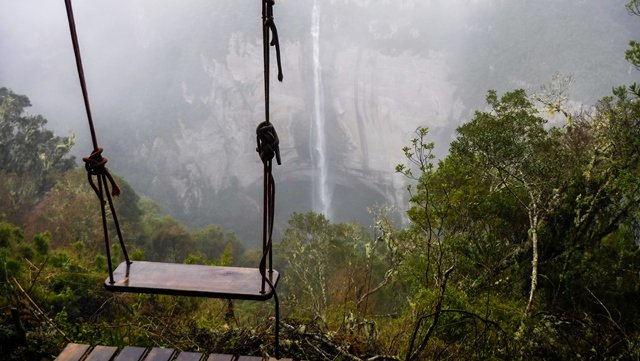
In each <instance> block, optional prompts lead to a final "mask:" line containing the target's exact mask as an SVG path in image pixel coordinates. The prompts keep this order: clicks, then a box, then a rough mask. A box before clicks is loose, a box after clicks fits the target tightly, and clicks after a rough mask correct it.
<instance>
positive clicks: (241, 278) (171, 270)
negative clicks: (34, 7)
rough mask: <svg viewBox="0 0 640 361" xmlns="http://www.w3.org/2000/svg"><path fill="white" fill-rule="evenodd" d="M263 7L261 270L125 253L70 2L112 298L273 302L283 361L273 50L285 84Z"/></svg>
mask: <svg viewBox="0 0 640 361" xmlns="http://www.w3.org/2000/svg"><path fill="white" fill-rule="evenodd" d="M261 2H262V38H263V58H264V94H265V96H264V102H265V120H264V121H263V122H261V123H260V124H259V125H258V127H257V129H256V137H257V140H256V142H257V148H256V151H257V152H258V154H259V156H260V159H261V160H262V163H263V169H264V175H263V176H264V195H263V220H262V221H263V225H262V258H261V260H260V264H259V266H258V268H243V267H226V266H225V267H223V266H205V265H191V264H174V263H164V262H145V261H131V260H130V259H129V255H128V253H127V249H126V247H125V243H124V240H123V236H122V232H121V230H120V225H119V222H118V216H117V214H116V210H115V207H114V203H113V197H114V196H118V195H119V194H120V189H119V188H118V185H117V184H116V182H115V180H114V178H113V177H112V176H111V174H110V173H109V170H108V169H107V168H106V163H107V158H105V157H103V156H102V153H103V149H102V148H100V147H99V146H98V141H97V137H96V131H95V128H94V124H93V118H92V115H91V109H90V105H89V96H88V92H87V87H86V83H85V78H84V71H83V66H82V59H81V56H80V47H79V45H78V36H77V33H76V27H75V21H74V17H73V9H72V6H71V0H65V5H66V10H67V18H68V21H69V30H70V34H71V41H72V43H73V50H74V54H75V59H76V66H77V70H78V77H79V80H80V87H81V89H82V96H83V100H84V106H85V110H86V113H87V119H88V122H89V129H90V132H91V141H92V143H93V151H92V152H91V155H90V156H88V157H85V158H83V161H84V163H85V169H86V170H87V179H88V182H89V184H90V186H91V188H92V189H93V191H94V192H95V193H96V195H97V197H98V199H99V201H100V211H101V215H102V229H103V234H104V241H105V247H106V256H107V265H108V269H109V277H108V278H107V279H106V280H105V282H104V286H105V288H106V289H107V290H110V291H113V292H131V293H149V294H164V295H175V296H192V297H209V298H224V299H241V300H255V301H266V300H269V299H271V298H272V297H273V299H274V304H275V356H276V357H278V354H279V350H278V339H279V326H280V325H279V319H280V306H279V301H278V295H277V293H276V286H277V284H278V280H279V273H278V271H276V270H274V269H273V264H272V263H273V262H272V259H273V257H272V234H273V223H274V204H275V184H274V178H273V174H272V160H273V158H274V157H275V158H276V161H277V163H278V164H280V163H281V160H280V151H279V140H278V135H277V133H276V131H275V128H274V127H273V125H272V124H271V122H270V121H269V78H270V77H269V67H270V64H269V63H270V61H269V57H270V52H269V46H274V47H275V49H276V60H277V66H278V80H279V81H282V66H281V60H280V44H279V41H278V32H277V29H276V26H275V23H274V20H273V6H274V5H275V1H274V0H261ZM270 38H271V41H269V39H270ZM107 205H108V206H109V210H110V213H111V218H112V221H113V225H114V226H115V230H116V234H117V237H118V241H119V243H120V248H121V250H122V253H123V255H124V259H125V261H124V262H122V263H120V265H118V267H117V268H116V269H115V270H113V267H112V263H111V251H110V240H109V231H108V226H107V211H106V207H107Z"/></svg>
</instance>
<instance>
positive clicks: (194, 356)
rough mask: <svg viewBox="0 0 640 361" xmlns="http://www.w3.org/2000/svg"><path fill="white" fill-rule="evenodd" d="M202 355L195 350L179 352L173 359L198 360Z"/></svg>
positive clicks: (176, 360)
mask: <svg viewBox="0 0 640 361" xmlns="http://www.w3.org/2000/svg"><path fill="white" fill-rule="evenodd" d="M203 358H204V355H203V354H201V353H197V352H180V355H178V357H177V358H176V359H175V360H174V361H200V360H202V359H203Z"/></svg>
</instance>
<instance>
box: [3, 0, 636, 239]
mask: <svg viewBox="0 0 640 361" xmlns="http://www.w3.org/2000/svg"><path fill="white" fill-rule="evenodd" d="M313 4H314V0H280V1H277V3H276V6H275V9H274V12H275V21H276V24H277V26H278V30H279V34H280V41H281V46H282V56H283V67H284V77H285V79H284V82H283V83H282V84H277V83H276V82H275V80H273V81H272V83H273V84H272V97H271V98H272V99H271V108H272V121H273V122H274V124H275V126H276V129H277V130H278V132H279V134H280V137H281V147H282V152H283V158H284V164H283V165H282V166H281V167H276V169H275V175H276V182H278V191H279V193H278V194H279V195H278V198H277V201H278V205H277V207H278V208H277V212H278V215H279V218H278V225H279V226H278V227H279V229H282V227H284V226H286V220H287V218H288V217H289V215H290V214H291V213H292V212H304V211H307V210H310V209H315V210H317V211H320V210H323V209H325V210H327V209H328V210H329V211H325V212H326V213H330V217H331V219H332V220H333V221H343V220H356V221H360V222H363V223H365V224H367V222H368V219H369V218H368V217H369V215H368V214H367V211H366V208H367V207H371V206H374V205H381V204H391V205H394V206H396V207H397V208H398V209H399V212H402V208H403V207H404V206H406V195H405V194H404V191H403V190H404V179H402V177H400V176H398V175H395V174H394V173H393V170H394V165H395V164H397V163H398V162H401V161H402V160H403V159H402V151H401V148H402V146H403V145H405V144H407V143H408V142H409V140H410V139H411V136H412V132H413V130H414V129H415V128H416V127H417V126H419V125H425V126H429V127H430V129H431V131H432V133H431V135H432V140H434V141H435V142H436V144H437V148H436V152H437V154H438V155H439V156H443V155H445V154H446V152H447V148H448V144H449V142H450V141H451V139H452V138H453V137H454V136H455V128H456V127H457V126H458V125H459V124H460V123H461V122H463V121H466V120H469V119H470V117H471V114H472V112H473V111H474V110H476V109H478V108H482V107H484V103H483V100H484V96H485V94H486V91H487V90H488V89H496V90H498V91H499V92H504V91H508V90H511V89H515V88H525V89H527V90H528V91H529V92H536V91H538V90H539V89H540V87H541V86H542V85H544V84H546V83H548V82H549V81H551V79H552V78H553V76H554V75H555V74H561V75H565V76H572V77H573V79H574V85H573V86H572V87H571V88H570V89H568V94H569V96H570V101H569V103H568V106H569V107H571V108H572V109H578V108H580V107H583V106H589V105H591V104H593V103H594V102H595V101H596V100H597V99H599V98H600V97H602V96H605V95H608V94H609V93H610V92H611V88H612V87H613V86H617V85H622V84H628V83H631V82H633V81H637V80H640V76H639V72H638V71H636V70H635V69H634V68H633V67H632V66H631V65H629V64H628V63H627V62H626V61H625V60H624V50H625V48H626V46H627V44H628V41H629V40H631V39H638V38H640V26H638V25H639V24H640V19H639V18H634V17H632V16H629V15H628V14H627V13H626V11H625V8H624V4H625V1H624V0H616V1H607V2H603V1H595V0H568V1H557V0H529V1H523V0H431V1H430V0H413V1H412V0H388V1H382V0H323V1H318V2H317V11H318V13H317V16H318V17H319V22H318V23H317V24H316V27H317V29H316V30H317V31H318V37H317V43H316V44H315V47H314V43H313V42H314V37H313V36H312V33H311V29H312V26H313V21H312V9H313ZM73 5H74V11H75V18H76V26H77V30H78V36H79V41H80V47H81V52H82V56H83V62H84V66H85V75H86V79H87V85H88V89H89V96H90V100H91V105H92V110H93V115H94V120H95V122H96V128H97V132H98V142H99V143H100V145H101V146H102V147H104V148H105V154H106V156H107V157H108V158H109V159H110V163H109V166H110V168H111V169H113V170H114V171H115V172H116V173H119V174H121V175H122V176H124V177H125V179H127V180H128V181H129V182H130V183H131V184H132V186H133V187H134V188H135V189H136V191H138V192H140V193H141V194H143V195H146V196H149V197H150V198H152V199H154V200H155V201H157V202H158V203H159V204H160V206H161V208H162V209H163V210H164V211H166V212H169V213H171V214H172V215H174V216H176V217H178V218H180V219H181V220H183V221H185V222H186V223H187V224H189V225H191V226H194V227H196V226H202V225H204V224H207V223H218V224H221V225H223V226H225V227H228V228H233V229H234V230H236V231H237V232H238V233H239V234H240V235H241V236H242V237H243V238H244V239H245V240H246V241H247V242H248V243H254V241H253V240H250V239H252V238H253V237H255V235H256V234H257V233H258V232H259V229H260V227H259V225H258V223H259V220H260V219H261V218H260V216H259V208H260V207H259V204H260V201H259V200H260V191H261V190H260V185H261V180H260V179H261V176H262V169H261V165H260V161H259V159H258V157H257V154H256V153H255V139H254V138H255V135H254V129H255V126H256V124H258V123H259V122H260V121H262V112H263V110H264V106H263V104H262V96H263V95H262V89H263V88H262V78H261V77H262V58H261V56H262V50H261V40H260V36H261V19H260V15H261V14H260V11H261V9H260V2H259V1H257V0H253V1H246V0H239V1H234V2H219V1H204V0H188V1H168V0H153V1H151V0H139V1H135V2H125V1H117V0H110V1H106V0H76V1H74V3H73ZM314 49H315V50H316V51H317V62H314V58H313V54H314ZM0 54H1V56H0V86H3V87H8V88H11V89H12V90H13V91H14V92H16V93H19V94H25V95H27V96H28V97H29V98H30V99H31V102H32V104H33V107H32V108H31V109H30V112H31V113H37V114H42V115H43V116H44V117H45V118H47V119H48V120H49V126H50V128H51V129H53V130H54V131H56V132H57V133H59V134H60V135H66V134H68V133H74V134H75V135H76V136H77V140H78V143H77V145H76V147H74V150H73V152H74V154H76V155H78V156H83V155H87V154H88V153H89V152H90V151H91V145H90V144H91V143H90V139H89V130H88V126H87V123H86V115H85V113H84V108H83V103H82V96H81V91H80V87H79V82H78V76H77V73H76V68H75V62H74V58H73V50H72V47H71V41H70V36H69V28H68V24H67V19H66V13H65V7H64V2H63V1H62V0H59V1H45V0H0ZM274 55H275V54H274V53H273V51H272V57H273V56H274ZM272 63H275V61H273V62H272ZM273 70H275V68H274V69H273ZM314 70H317V71H318V73H317V74H318V78H317V79H316V80H314ZM319 81H321V83H319ZM314 84H315V85H314ZM318 84H321V90H322V91H318V89H314V86H316V87H317V86H318ZM319 94H320V95H319ZM319 96H320V97H322V99H318V97H319ZM320 100H321V102H320ZM315 104H322V107H323V108H322V112H317V111H314V105H315ZM314 114H316V115H314ZM317 114H321V115H317ZM314 117H322V118H323V122H322V123H319V122H316V121H314ZM316 120H317V119H316ZM314 124H315V125H314ZM318 124H324V125H322V128H323V129H316V128H317V127H318ZM314 132H316V133H317V132H323V135H324V136H325V138H326V144H325V146H324V148H323V147H320V146H319V145H317V144H315V143H314V142H316V140H315V139H318V137H315V136H312V134H315V133H314ZM319 149H325V150H323V151H320V150H319ZM318 152H324V153H326V154H323V157H324V159H325V160H326V166H323V167H321V166H319V165H318V164H317V159H318V158H319V157H318V156H317V155H318ZM321 169H325V170H323V172H326V174H325V175H324V176H321V175H320V173H319V172H320V171H321ZM319 179H321V180H322V181H319ZM320 182H321V183H324V187H325V188H324V191H323V192H322V193H323V194H325V196H324V197H325V198H326V199H325V201H324V202H325V203H326V204H324V205H322V204H320V203H322V201H321V200H320V199H319V196H318V194H319V191H318V189H319V188H318V187H320V184H319V183H320ZM245 223H246V224H251V225H250V226H245V225H244V224H245ZM254 223H255V226H254Z"/></svg>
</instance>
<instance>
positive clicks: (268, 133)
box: [256, 121, 281, 165]
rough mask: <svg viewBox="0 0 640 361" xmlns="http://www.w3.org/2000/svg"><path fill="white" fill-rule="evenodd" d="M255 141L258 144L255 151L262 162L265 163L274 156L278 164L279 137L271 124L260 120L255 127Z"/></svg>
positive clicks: (279, 162)
mask: <svg viewBox="0 0 640 361" xmlns="http://www.w3.org/2000/svg"><path fill="white" fill-rule="evenodd" d="M256 142H257V144H258V146H257V148H256V151H257V152H258V154H259V155H260V159H262V162H263V163H266V162H268V161H270V160H272V159H273V157H274V156H275V157H276V161H277V162H278V165H280V164H281V161H280V139H278V133H276V128H274V127H273V124H271V123H267V122H266V121H265V122H262V123H260V124H258V127H257V128H256Z"/></svg>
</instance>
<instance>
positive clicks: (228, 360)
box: [207, 353, 233, 361]
mask: <svg viewBox="0 0 640 361" xmlns="http://www.w3.org/2000/svg"><path fill="white" fill-rule="evenodd" d="M207 361H233V355H223V354H219V353H212V354H211V355H209V358H208V359H207Z"/></svg>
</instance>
